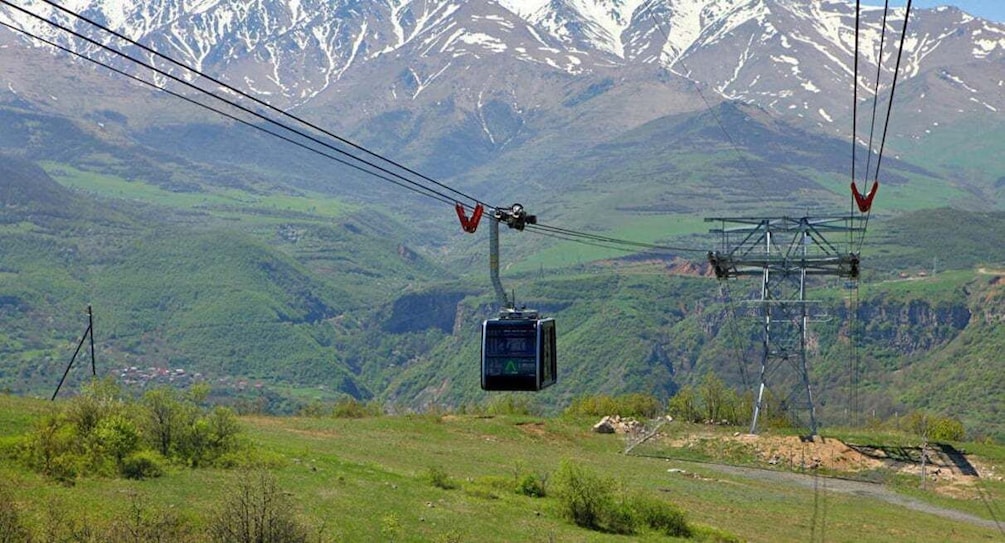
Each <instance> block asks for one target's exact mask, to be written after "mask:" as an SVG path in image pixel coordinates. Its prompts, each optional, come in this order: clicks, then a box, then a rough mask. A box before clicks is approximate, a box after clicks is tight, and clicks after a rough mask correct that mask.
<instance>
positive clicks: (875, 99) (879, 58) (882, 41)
mask: <svg viewBox="0 0 1005 543" xmlns="http://www.w3.org/2000/svg"><path fill="white" fill-rule="evenodd" d="M889 10H890V1H889V0H886V3H885V4H884V6H883V27H882V29H881V30H880V33H879V52H878V53H877V54H876V85H875V88H874V89H873V94H872V123H871V124H870V128H869V158H868V160H867V161H866V163H865V175H866V178H868V177H869V172H870V171H871V170H872V140H873V135H874V133H875V131H876V112H877V111H878V110H879V78H880V74H882V69H883V49H884V45H886V17H887V14H888V13H889ZM893 75H894V78H896V77H897V74H896V72H894V74H893ZM891 103H892V102H891ZM877 175H879V172H878V171H877Z"/></svg>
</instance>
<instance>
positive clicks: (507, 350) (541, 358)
mask: <svg viewBox="0 0 1005 543" xmlns="http://www.w3.org/2000/svg"><path fill="white" fill-rule="evenodd" d="M504 315H505V316H503V317H501V318H498V319H488V320H486V321H485V322H484V323H482V390H534V391H537V390H542V389H544V388H547V387H549V386H551V385H553V384H555V381H556V379H557V378H558V366H557V365H556V360H555V359H556V356H555V319H551V318H548V319H542V318H538V315H537V313H536V312H534V313H530V312H518V311H514V312H512V313H510V314H508V315H507V314H504Z"/></svg>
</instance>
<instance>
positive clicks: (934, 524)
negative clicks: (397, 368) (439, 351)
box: [0, 396, 1005, 542]
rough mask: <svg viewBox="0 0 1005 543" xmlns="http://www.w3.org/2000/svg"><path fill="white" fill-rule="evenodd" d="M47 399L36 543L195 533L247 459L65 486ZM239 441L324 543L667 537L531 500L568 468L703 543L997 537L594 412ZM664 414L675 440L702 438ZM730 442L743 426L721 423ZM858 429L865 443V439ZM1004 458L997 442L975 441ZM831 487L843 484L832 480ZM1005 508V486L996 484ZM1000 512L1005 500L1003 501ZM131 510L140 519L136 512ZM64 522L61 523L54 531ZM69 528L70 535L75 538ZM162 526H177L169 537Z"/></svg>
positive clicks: (1, 420)
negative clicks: (605, 420) (528, 489)
mask: <svg viewBox="0 0 1005 543" xmlns="http://www.w3.org/2000/svg"><path fill="white" fill-rule="evenodd" d="M49 409H51V404H48V403H45V402H42V401H39V400H31V399H26V398H17V397H12V396H0V446H2V449H0V453H2V454H3V457H4V458H3V463H2V467H0V487H5V488H0V492H6V493H8V494H9V495H10V496H12V498H13V499H12V502H13V504H14V509H15V510H16V511H17V512H18V513H19V514H20V516H21V518H22V519H23V520H24V523H25V524H26V525H28V526H29V527H31V529H32V530H33V531H34V533H35V534H36V536H37V539H38V540H41V541H49V540H52V539H47V538H46V537H47V536H46V534H55V533H57V532H59V530H60V529H62V530H64V531H65V530H66V528H65V527H66V526H71V527H76V532H74V533H76V534H78V536H77V537H79V538H78V539H73V538H72V537H71V538H69V539H64V540H69V541H89V540H88V539H84V538H83V536H81V535H79V534H84V533H87V532H88V529H87V527H89V529H90V531H91V533H97V532H100V531H101V529H102V528H103V527H105V526H113V525H117V524H123V523H125V524H129V523H130V522H132V523H133V524H141V523H143V522H154V521H155V520H157V519H160V521H163V519H171V522H172V523H173V525H175V526H177V525H179V524H180V525H182V526H184V527H185V529H186V530H187V531H185V532H184V533H187V534H189V536H190V537H191V538H192V540H196V541H199V540H206V539H204V538H203V536H200V534H204V533H205V530H207V529H208V527H209V525H210V524H211V523H213V522H214V518H216V517H215V516H214V515H215V512H216V511H218V510H219V509H220V507H221V504H222V503H223V502H225V501H226V500H227V499H228V496H229V495H231V494H232V493H233V492H234V491H235V490H234V489H235V485H236V484H237V483H238V481H239V480H240V479H241V478H245V477H248V473H249V472H247V471H246V470H245V469H244V468H233V469H221V468H216V467H214V468H198V469H195V468H189V467H181V466H177V465H175V466H172V467H170V468H168V469H167V470H166V472H165V474H164V475H163V476H161V477H158V478H153V479H145V480H140V481H135V480H125V479H118V478H108V477H80V478H78V479H76V480H75V481H73V482H72V483H71V484H59V483H56V482H54V481H52V480H49V479H46V478H44V477H43V476H41V475H38V474H36V473H34V472H32V471H29V470H27V469H26V468H25V467H23V466H22V464H21V463H20V462H18V461H17V452H16V451H17V449H18V442H19V440H20V439H21V437H20V436H23V435H24V434H25V433H26V432H28V431H30V430H31V428H32V425H33V424H34V421H35V420H37V419H38V418H40V416H41V415H42V414H43V413H45V412H46V411H48V410H49ZM240 422H241V427H242V436H243V437H242V439H243V440H245V443H246V444H247V445H248V447H249V448H250V449H252V450H254V451H255V452H254V456H255V458H257V461H258V462H259V463H260V464H262V465H265V466H267V467H268V470H269V473H271V474H272V475H274V477H275V480H276V483H277V484H278V487H279V488H280V489H281V490H282V491H283V495H284V496H286V497H287V498H289V499H290V501H291V503H292V504H293V507H294V509H295V511H296V515H297V517H298V518H299V519H300V520H301V521H302V522H303V523H304V524H305V525H306V526H308V527H309V528H310V533H311V540H317V541H569V542H573V541H575V542H579V541H665V540H675V539H673V538H669V537H667V536H664V535H661V534H659V533H656V532H653V531H645V532H642V533H639V534H635V535H632V536H624V535H615V534H612V533H603V532H598V531H591V530H587V529H585V528H581V527H578V526H576V525H574V524H573V523H571V522H569V521H567V520H564V519H563V518H562V516H561V515H560V513H559V501H558V499H557V498H556V497H554V496H553V493H552V492H548V493H546V496H545V497H531V496H529V495H525V494H521V493H518V492H515V491H514V490H513V489H514V488H515V481H517V480H518V479H520V478H522V477H525V476H527V475H528V474H529V475H534V476H535V477H537V478H538V479H539V480H541V481H543V482H544V487H545V489H548V490H550V489H552V488H553V487H554V481H555V473H556V471H557V470H558V469H559V468H560V464H562V462H563V461H565V462H569V463H573V464H575V465H576V466H579V467H581V468H583V469H585V470H587V471H590V472H593V473H596V474H598V475H599V476H600V478H601V479H603V480H606V481H608V482H609V483H610V484H612V485H613V486H614V487H616V488H617V489H623V490H625V491H628V492H633V493H642V494H645V495H648V496H650V497H652V498H655V499H657V500H661V501H666V502H670V503H673V504H675V505H676V506H677V507H679V508H680V509H682V510H683V511H684V514H685V517H686V519H687V522H688V524H689V526H691V528H692V534H693V536H692V538H691V540H695V541H735V540H740V541H772V542H777V541H806V540H807V539H810V540H813V541H816V540H821V541H823V540H830V541H835V540H840V541H918V542H924V541H933V542H936V541H939V542H941V541H950V540H953V541H994V540H998V538H1000V537H1001V535H1002V534H1001V532H1000V531H996V530H995V529H994V528H993V527H988V526H987V525H983V526H982V525H975V524H973V523H970V522H966V521H958V520H951V519H947V518H946V517H944V516H937V515H934V514H930V513H924V512H919V511H916V510H913V509H909V508H906V507H903V506H899V505H893V504H890V503H887V502H885V501H881V500H876V499H872V498H868V497H862V496H858V495H853V494H845V493H837V492H829V491H826V490H823V491H820V490H819V488H823V489H826V488H827V482H826V480H824V479H823V478H821V481H823V482H821V483H820V484H819V487H818V491H816V492H815V491H814V488H813V487H809V486H806V485H796V484H791V483H789V482H784V481H771V480H766V479H762V478H760V477H758V478H751V477H748V476H744V475H742V474H735V473H732V472H728V471H720V469H719V468H717V467H716V466H715V465H714V464H711V463H706V462H701V461H684V460H668V459H665V458H652V457H643V456H633V455H624V454H622V451H623V448H624V444H625V442H624V440H623V439H622V438H621V437H620V436H617V435H600V434H595V433H593V432H591V430H590V427H591V425H592V424H593V423H594V422H595V420H594V419H588V418H585V417H571V416H567V417H554V418H543V417H537V416H531V415H490V414H442V413H427V414H413V415H395V416H391V415H384V416H364V417H361V418H335V417H332V416H320V417H263V416H249V417H242V418H241V421H240ZM676 424H679V423H669V424H667V425H665V426H664V430H665V431H666V432H667V433H668V434H669V436H670V437H673V436H679V435H682V434H686V433H690V432H695V431H700V429H698V428H696V427H695V426H693V425H679V426H677V425H676ZM718 431H720V432H723V434H724V435H727V434H729V433H731V432H732V431H733V429H719V430H718ZM859 437H862V436H859ZM977 447H979V448H980V452H981V454H983V455H984V457H985V458H990V459H991V460H993V461H995V462H997V463H998V465H1001V464H1002V462H1003V461H1005V451H1003V450H1002V448H1001V447H1000V446H992V445H986V444H985V445H979V446H977ZM832 484H836V483H832ZM983 488H984V489H985V494H984V495H985V497H986V498H989V499H990V500H991V502H990V503H995V502H1000V499H1001V497H1002V496H1003V495H1005V488H1003V486H1002V484H1001V483H1000V482H999V483H996V484H991V483H989V484H986V485H985V486H984V487H983ZM902 492H907V493H908V494H910V495H911V497H912V498H914V499H917V500H920V501H924V502H931V503H935V504H937V505H939V506H941V507H943V508H948V509H953V510H959V511H964V512H968V513H971V514H973V515H976V516H980V517H982V518H995V516H997V518H998V519H999V520H1000V519H1001V518H1002V514H1003V511H1002V510H1001V506H1000V505H998V506H992V507H990V508H989V507H985V509H984V512H983V514H982V513H981V505H982V504H984V505H986V504H987V503H989V502H988V501H987V500H984V501H978V500H974V499H972V498H970V499H965V498H963V499H950V498H946V497H940V496H937V495H936V494H935V493H934V492H924V491H921V490H910V489H908V488H906V487H905V489H903V490H902ZM995 507H996V508H995ZM129 519H133V520H129ZM57 525H58V526H61V527H64V528H57V527H56V526H57ZM67 533H69V532H67ZM164 533H168V532H166V531H165V532H164Z"/></svg>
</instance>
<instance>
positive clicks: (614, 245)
mask: <svg viewBox="0 0 1005 543" xmlns="http://www.w3.org/2000/svg"><path fill="white" fill-rule="evenodd" d="M0 3H2V4H4V5H7V6H9V7H12V8H14V9H15V10H17V11H19V12H21V13H24V14H26V15H28V16H30V17H33V18H35V19H38V20H41V21H42V22H44V23H46V24H49V25H51V26H53V27H55V28H58V29H59V30H61V31H63V32H66V33H68V34H71V35H73V36H75V37H77V38H79V39H81V40H84V41H86V42H87V43H90V44H92V45H95V46H97V47H99V48H101V49H103V50H105V51H108V52H110V53H112V54H113V55H116V56H119V57H122V58H124V59H126V60H129V61H131V62H133V63H135V64H138V65H140V66H142V67H143V68H146V69H149V70H151V71H153V72H154V73H156V74H159V75H161V76H163V77H166V78H168V79H170V80H172V81H175V82H178V83H180V84H182V85H184V86H186V87H188V88H191V89H193V90H195V91H197V92H200V93H202V94H205V95H207V96H209V97H211V98H214V99H216V100H218V101H220V102H223V103H224V104H227V105H228V106H231V107H234V108H236V109H238V110H240V111H242V112H244V113H247V114H250V115H252V116H254V117H256V118H258V119H261V120H263V121H265V122H267V123H269V124H272V125H274V126H277V127H279V128H281V129H283V130H286V131H288V132H291V133H293V134H295V135H297V136H300V137H302V138H305V139H307V140H309V141H311V142H314V143H316V144H319V145H322V146H324V147H326V148H328V149H331V150H332V151H335V152H337V153H339V154H341V155H343V156H347V157H349V158H351V159H353V160H356V161H358V162H361V163H363V164H365V165H367V166H369V167H371V168H374V169H376V170H377V171H379V172H383V173H384V174H387V175H381V173H377V172H375V171H372V170H370V169H367V168H365V167H362V166H360V165H359V164H354V163H350V162H347V161H346V160H344V159H341V158H338V157H336V156H333V155H331V154H329V153H325V152H323V151H320V150H318V149H316V148H314V147H311V146H309V145H306V144H305V143H303V142H301V141H297V140H295V139H293V138H291V137H288V136H284V135H282V134H279V133H276V132H274V131H271V130H267V129H265V128H263V127H262V126H260V125H257V124H255V123H252V122H249V121H247V120H245V119H241V118H239V117H237V116H236V115H233V114H230V113H227V112H225V111H223V110H221V109H219V108H215V107H213V106H210V105H208V104H205V103H202V102H199V101H197V100H194V99H192V98H190V97H188V96H185V95H182V94H180V93H178V92H174V91H171V90H169V89H167V88H165V87H162V86H159V85H157V84H155V83H153V82H150V81H147V80H145V79H143V78H141V77H138V76H136V75H133V74H129V73H127V72H125V71H123V70H120V69H117V68H115V67H113V66H111V65H110V64H108V63H106V62H102V61H100V60H97V59H95V58H91V57H88V56H87V55H85V54H83V53H80V52H78V51H74V50H72V49H70V48H68V47H65V46H62V45H59V44H57V43H55V42H53V41H51V40H47V39H45V38H42V37H41V36H39V35H37V34H34V33H32V32H30V31H27V30H24V29H21V28H17V27H14V26H12V25H8V24H4V26H6V27H8V28H11V29H12V30H15V31H18V32H20V33H22V34H25V35H27V36H29V37H31V38H33V39H37V40H39V41H41V42H43V43H46V44H48V45H50V46H52V47H55V48H57V49H59V50H61V51H64V52H66V53H68V54H71V55H74V56H76V57H79V58H82V59H84V60H86V61H88V62H92V63H94V64H97V65H99V66H102V67H104V68H107V69H109V70H111V71H113V72H115V73H118V74H120V75H123V76H125V77H127V78H129V79H132V80H134V81H137V82H140V83H142V84H144V85H147V86H150V87H152V88H154V89H156V90H160V91H163V92H165V93H167V94H169V95H171V96H175V97H177V98H180V99H182V100H184V101H186V102H188V103H191V104H193V105H197V106H199V107H202V108H205V109H207V110H209V111H212V112H214V113H217V114H219V115H221V116H223V117H225V118H228V119H231V120H233V121H235V122H238V123H241V124H243V125H246V126H249V127H251V128H254V129H256V130H259V131H261V132H264V133H265V134H268V135H271V136H275V137H277V138H279V139H281V140H283V141H286V142H289V143H292V144H294V145H297V146H298V147H301V148H304V149H306V150H309V151H311V152H314V153H316V154H319V155H321V156H324V157H326V158H330V159H332V160H335V161H336V162H338V163H340V164H343V165H346V166H349V167H351V168H354V169H356V170H358V171H361V172H363V173H367V174H370V175H373V176H375V177H377V178H379V179H382V180H384V181H388V182H390V183H393V184H395V185H397V186H400V187H402V188H406V189H408V190H411V191H413V192H416V193H417V194H420V195H423V196H427V197H430V198H433V199H436V200H438V201H441V202H443V203H446V204H451V205H452V204H454V203H455V202H456V201H455V200H454V199H453V198H450V197H449V196H447V195H446V194H444V193H442V192H440V191H437V190H435V189H432V188H430V187H427V186H425V185H423V184H421V183H418V182H417V181H414V180H411V179H408V178H406V177H404V176H402V175H401V174H400V173H397V172H393V171H390V170H388V169H386V168H384V167H382V166H379V165H377V164H374V163H372V162H370V161H367V160H364V159H362V158H360V157H358V156H355V155H353V154H351V153H348V152H346V151H345V150H343V149H339V148H337V147H334V146H332V145H331V144H330V143H328V142H324V141H322V140H319V139H317V138H316V137H314V136H311V135H309V134H305V133H304V132H302V131H301V130H299V129H297V128H293V127H290V126H288V125H286V124H284V123H281V122H279V121H276V120H275V119H272V118H270V117H267V116H265V115H263V114H261V113H259V112H256V111H254V110H251V109H249V108H247V107H245V106H242V105H240V104H238V103H236V102H233V101H231V100H229V99H227V98H224V97H221V96H219V95H217V94H215V93H213V92H211V91H209V90H206V89H203V88H201V87H199V86H196V85H194V84H192V83H190V82H188V81H185V80H183V79H181V78H179V77H178V76H175V75H173V74H171V73H169V72H166V71H164V70H162V69H160V68H158V67H156V66H154V65H153V64H150V63H147V62H144V61H142V60H138V59H136V58H133V57H132V56H130V55H128V54H126V53H124V52H123V51H121V50H119V49H117V48H115V47H112V46H110V45H107V44H102V43H100V42H98V41H96V40H94V39H93V38H90V37H88V36H85V35H83V34H81V33H80V32H77V31H75V30H73V29H71V28H69V27H66V26H64V25H62V24H60V23H58V22H55V21H51V20H49V19H47V18H45V17H43V16H40V15H38V14H35V13H33V12H31V11H29V10H26V9H24V8H21V7H19V6H16V5H14V4H12V3H11V2H10V1H9V0H0ZM46 3H47V4H51V5H54V6H55V7H57V8H59V9H60V10H61V11H64V12H67V13H70V14H71V15H74V16H75V17H77V18H79V19H81V20H83V21H86V22H88V23H89V24H92V25H94V26H96V27H97V28H100V29H102V30H103V31H106V32H109V33H111V34H113V35H115V36H116V37H118V38H120V39H123V40H125V41H127V42H129V43H131V44H133V45H136V46H137V47H140V48H143V49H144V50H147V51H149V52H151V53H152V54H154V55H156V56H159V57H161V58H165V59H167V60H168V61H170V62H172V63H174V64H176V65H178V66H180V67H182V68H183V69H186V70H189V71H191V72H192V73H194V74H196V75H199V76H201V77H204V78H206V79H207V80H209V81H213V82H215V83H217V84H219V85H221V86H223V87H225V88H227V89H229V90H231V91H232V92H235V93H237V94H239V95H241V96H245V97H247V98H248V99H251V100H253V101H255V102H256V103H259V104H262V105H264V106H265V107H268V108H270V109H272V110H276V111H279V112H280V113H281V114H283V115H284V116H288V117H290V118H293V119H295V120H296V121H297V122H300V123H301V124H304V125H305V126H308V127H311V128H314V129H316V130H319V131H321V132H323V133H325V134H326V135H330V136H331V137H333V138H335V139H337V140H339V141H343V142H347V144H349V145H352V146H353V147H356V148H360V147H358V146H356V144H353V143H352V142H348V140H344V138H341V137H339V136H337V135H334V134H332V133H330V132H328V131H327V130H324V129H321V128H318V127H316V126H315V125H314V124H312V123H309V122H307V121H304V120H303V119H301V118H299V117H296V116H292V115H290V114H288V113H286V112H283V111H281V110H278V109H277V108H275V107H274V106H271V105H269V104H267V103H265V102H262V101H261V100H258V99H257V98H254V97H252V96H248V95H246V94H244V93H242V92H241V91H239V90H237V89H234V88H233V87H230V86H229V85H227V84H225V83H223V82H222V81H219V80H217V79H216V78H213V77H211V76H208V75H206V74H204V73H202V72H200V71H198V70H194V69H192V68H190V67H188V66H186V65H184V64H183V63H180V62H178V61H175V60H173V59H171V58H170V57H167V56H165V55H162V54H160V53H158V52H157V51H155V50H153V49H150V48H149V47H146V46H144V45H142V44H140V43H137V42H135V41H134V40H131V39H129V38H126V37H124V36H122V35H121V34H118V33H116V32H115V31H112V30H110V29H107V28H106V27H104V26H103V25H100V24H98V23H95V22H94V21H91V20H90V19H88V18H86V17H82V16H77V15H76V14H73V13H72V12H70V11H69V10H66V9H65V8H62V7H60V6H57V5H55V4H52V2H48V1H46ZM360 150H363V151H365V152H367V153H368V154H370V155H372V156H376V157H378V158H380V159H381V160H384V161H386V162H388V163H390V164H393V165H395V166H396V167H399V168H401V169H403V170H405V171H410V170H408V169H407V168H405V167H403V166H401V165H400V164H398V163H396V162H393V161H391V160H389V159H386V158H384V157H382V156H380V155H376V154H375V153H372V152H370V151H368V150H366V149H363V148H360ZM418 175H419V176H420V177H422V178H423V179H427V180H429V178H427V177H425V176H422V175H421V174H418ZM392 177H394V178H397V179H400V180H401V181H402V182H399V181H396V180H395V179H392ZM430 181H431V182H433V183H434V184H436V185H437V186H441V187H445V188H446V189H447V190H450V191H452V192H454V193H455V194H459V195H462V196H464V197H465V198H467V199H469V200H471V201H474V202H476V203H478V204H483V205H487V206H488V207H490V208H495V207H496V206H491V205H488V204H484V203H483V202H482V201H481V200H479V199H477V198H474V197H471V196H468V195H466V194H464V193H462V192H460V191H457V190H455V189H453V188H451V187H449V186H446V185H444V184H442V183H439V182H436V181H433V180H430ZM409 185H410V186H409ZM541 228H542V230H546V231H550V232H549V234H550V235H551V237H556V238H559V239H564V240H567V241H574V242H578V243H585V244H590V245H595V246H600V247H605V248H609V249H616V250H622V251H630V250H634V249H638V248H641V249H648V250H654V251H677V252H704V250H702V249H694V248H682V247H668V246H661V245H655V244H648V243H641V242H634V241H630V240H623V239H618V238H611V237H607V236H597V235H593V234H587V233H584V232H578V231H575V230H571V229H563V228H556V227H549V226H546V225H541ZM549 234H545V235H549ZM591 242H598V243H591ZM629 247H631V248H633V249H628V248H629Z"/></svg>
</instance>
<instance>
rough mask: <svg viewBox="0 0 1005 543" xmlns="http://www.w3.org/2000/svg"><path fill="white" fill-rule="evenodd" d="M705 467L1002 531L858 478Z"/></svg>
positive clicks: (997, 524)
mask: <svg viewBox="0 0 1005 543" xmlns="http://www.w3.org/2000/svg"><path fill="white" fill-rule="evenodd" d="M701 465H702V466H704V467H707V468H709V469H713V470H715V471H718V472H721V473H726V474H730V475H736V476H739V477H746V478H748V479H757V480H761V481H770V482H772V483H784V484H790V485H793V486H802V487H806V488H813V485H814V484H818V485H820V486H822V487H823V488H825V489H826V491H828V492H840V493H842V494H854V495H856V496H862V497H866V498H873V499H877V500H883V501H885V502H887V503H892V504H894V505H900V506H902V507H907V508H908V509H914V510H915V511H922V512H924V513H929V514H932V515H937V516H940V517H944V518H948V519H953V520H957V521H960V522H967V523H969V524H974V525H976V526H983V527H986V528H996V529H998V530H999V531H1001V532H1002V533H1003V534H1005V519H999V520H998V521H994V520H988V519H983V518H980V517H977V516H974V515H970V514H968V513H963V512H961V511H956V510H954V509H946V508H944V507H938V506H936V505H931V504H928V503H925V502H922V501H919V500H916V499H914V498H909V497H907V496H902V495H900V494H897V493H896V492H893V491H892V490H889V489H887V488H886V487H884V486H883V485H880V484H876V483H865V482H861V481H851V480H848V479H836V478H831V477H821V478H818V479H817V480H816V481H814V477H813V476H812V475H803V474H800V473H789V472H784V471H774V470H767V469H756V468H743V467H736V466H726V465H722V464H701Z"/></svg>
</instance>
